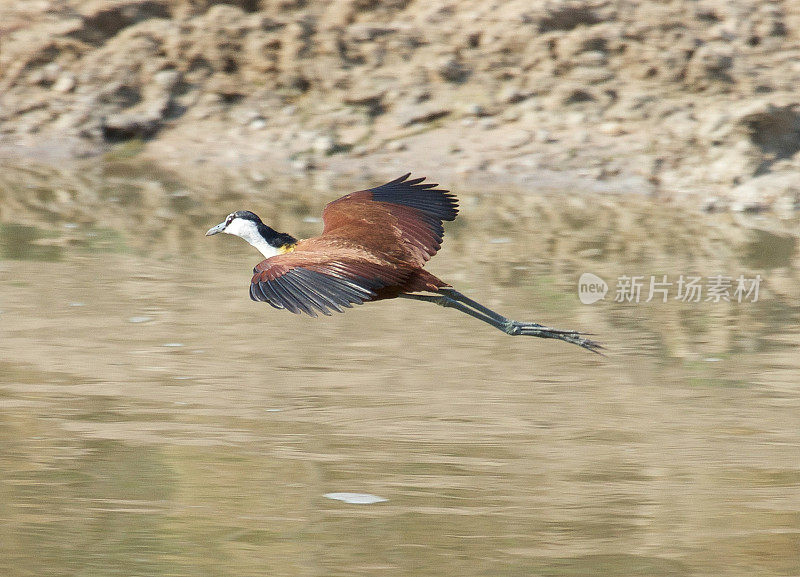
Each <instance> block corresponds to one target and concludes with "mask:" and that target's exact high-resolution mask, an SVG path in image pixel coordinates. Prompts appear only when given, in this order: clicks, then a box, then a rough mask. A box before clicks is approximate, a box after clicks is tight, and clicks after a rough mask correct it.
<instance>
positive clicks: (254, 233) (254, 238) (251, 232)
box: [222, 218, 280, 258]
mask: <svg viewBox="0 0 800 577" xmlns="http://www.w3.org/2000/svg"><path fill="white" fill-rule="evenodd" d="M222 232H224V233H227V234H232V235H235V236H238V237H241V238H243V239H245V240H246V241H247V242H249V243H250V244H252V245H253V246H254V247H256V248H257V249H258V251H259V252H260V253H261V254H263V255H264V258H270V257H272V256H275V255H276V254H280V250H279V249H277V248H275V247H274V246H272V245H271V244H269V243H268V242H267V241H266V240H264V237H263V236H261V235H260V234H259V232H258V228H257V227H256V223H254V222H253V221H252V220H245V219H243V218H236V219H234V220H233V222H231V223H230V224H229V225H228V226H226V227H225V230H223V231H222Z"/></svg>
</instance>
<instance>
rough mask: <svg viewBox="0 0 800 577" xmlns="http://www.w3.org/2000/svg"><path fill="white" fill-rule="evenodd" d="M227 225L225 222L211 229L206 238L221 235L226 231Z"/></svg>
mask: <svg viewBox="0 0 800 577" xmlns="http://www.w3.org/2000/svg"><path fill="white" fill-rule="evenodd" d="M225 224H226V223H225V222H221V223H219V224H218V225H217V226H215V227H213V228H209V229H208V232H207V233H206V236H214V235H215V234H219V233H221V232H222V231H223V230H225Z"/></svg>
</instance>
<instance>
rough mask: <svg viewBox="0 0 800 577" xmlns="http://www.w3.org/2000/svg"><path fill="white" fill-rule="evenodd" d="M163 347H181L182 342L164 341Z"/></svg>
mask: <svg viewBox="0 0 800 577" xmlns="http://www.w3.org/2000/svg"><path fill="white" fill-rule="evenodd" d="M161 346H163V347H182V346H183V343H164V344H163V345H161Z"/></svg>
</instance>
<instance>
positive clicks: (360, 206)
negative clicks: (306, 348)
mask: <svg viewBox="0 0 800 577" xmlns="http://www.w3.org/2000/svg"><path fill="white" fill-rule="evenodd" d="M409 176H411V174H410V173H409V174H406V175H404V176H401V177H400V178H398V179H396V180H393V181H391V182H387V183H386V184H383V185H381V186H376V187H375V188H370V189H367V190H361V191H358V192H353V193H351V194H348V195H346V196H343V197H341V198H339V199H337V200H334V201H332V202H330V203H328V205H327V206H326V207H325V209H324V210H323V212H322V220H323V223H324V227H323V230H322V234H321V235H320V236H316V237H314V238H308V239H303V240H298V239H296V238H294V237H293V236H291V235H289V234H286V233H283V232H277V231H276V230H274V229H272V228H270V227H269V226H267V225H266V224H264V223H263V222H261V219H260V218H259V217H258V216H256V215H255V214H253V213H252V212H250V211H247V210H240V211H237V212H233V213H231V214H229V215H228V216H227V217H226V218H225V220H224V221H223V222H221V223H219V224H218V225H217V226H215V227H213V228H211V229H210V230H209V231H208V232H206V236H211V235H215V234H218V233H220V232H224V233H227V234H233V235H236V236H239V237H241V238H243V239H244V240H246V241H247V242H249V243H250V244H251V245H253V246H254V247H255V248H257V249H258V250H259V251H260V252H261V254H263V255H264V257H265V259H264V260H263V261H261V262H260V263H259V264H258V265H256V267H255V268H254V269H253V278H252V280H251V282H250V298H251V299H253V300H254V301H261V302H266V303H268V304H270V305H272V306H273V307H275V308H277V309H286V310H288V311H291V312H293V313H296V314H299V313H305V314H307V315H309V316H312V317H316V316H317V314H318V313H322V314H324V315H330V314H331V311H336V312H343V311H342V309H343V308H350V307H352V305H354V304H362V303H365V302H368V301H377V300H382V299H390V298H397V297H399V298H406V299H414V300H418V301H425V302H429V303H434V304H438V305H441V306H443V307H448V308H453V309H456V310H458V311H461V312H463V313H466V314H468V315H470V316H471V317H474V318H476V319H478V320H481V321H483V322H485V323H487V324H489V325H491V326H493V327H495V328H497V329H500V330H501V331H503V332H505V333H506V334H509V335H514V336H516V335H525V336H531V337H541V338H545V339H559V340H562V341H566V342H568V343H572V344H575V345H578V346H581V347H583V348H585V349H588V350H590V351H592V352H595V353H599V352H600V350H599V349H602V348H603V347H602V346H601V345H600V344H599V343H597V342H595V341H593V340H590V339H588V338H586V334H587V333H580V332H577V331H567V330H560V329H553V328H550V327H546V326H544V325H541V324H539V323H531V322H520V321H515V320H512V319H508V318H506V317H504V316H502V315H500V314H498V313H496V312H495V311H493V310H491V309H489V308H487V307H485V306H483V305H482V304H480V303H478V302H475V301H474V300H472V299H470V298H468V297H466V296H464V295H463V294H461V293H460V292H458V291H457V290H455V289H454V288H453V287H452V286H451V285H449V284H448V283H446V282H445V281H443V280H441V279H439V278H437V277H436V276H434V275H433V274H431V273H429V272H428V271H426V270H425V269H424V268H423V267H424V266H425V263H426V262H427V261H428V260H430V258H431V257H432V256H433V255H435V254H436V252H437V251H438V250H439V249H440V248H441V246H442V238H443V237H444V227H443V225H442V224H443V222H444V221H451V220H454V219H455V218H456V215H457V214H458V200H457V199H456V197H455V195H453V194H451V193H450V192H449V191H447V190H441V189H438V188H436V187H437V186H438V184H432V183H424V182H423V181H424V180H425V179H424V178H413V179H409Z"/></svg>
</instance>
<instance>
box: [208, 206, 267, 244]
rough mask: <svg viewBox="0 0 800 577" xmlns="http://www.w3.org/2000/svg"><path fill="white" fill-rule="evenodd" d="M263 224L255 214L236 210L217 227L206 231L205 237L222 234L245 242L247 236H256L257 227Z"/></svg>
mask: <svg viewBox="0 0 800 577" xmlns="http://www.w3.org/2000/svg"><path fill="white" fill-rule="evenodd" d="M259 224H262V225H263V223H262V222H261V219H260V218H258V215H257V214H254V213H252V212H250V211H249V210H237V211H236V212H232V213H230V214H229V215H228V216H227V217H225V220H223V221H222V222H221V223H219V224H218V225H217V226H215V227H212V228H210V229H208V232H207V233H206V236H212V235H215V234H219V233H221V232H224V233H226V234H234V235H236V236H240V237H242V238H244V239H245V240H247V238H248V237H249V236H252V235H254V234H258V225H259Z"/></svg>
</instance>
